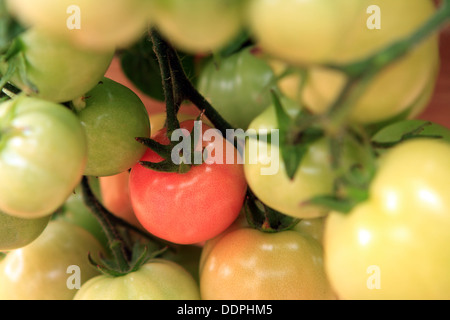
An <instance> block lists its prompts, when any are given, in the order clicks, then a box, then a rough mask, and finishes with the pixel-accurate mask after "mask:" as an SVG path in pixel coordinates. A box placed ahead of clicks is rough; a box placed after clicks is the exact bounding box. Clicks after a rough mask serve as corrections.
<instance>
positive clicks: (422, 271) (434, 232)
mask: <svg viewBox="0 0 450 320" xmlns="http://www.w3.org/2000/svg"><path fill="white" fill-rule="evenodd" d="M449 160H450V144H449V143H448V142H444V141H437V140H430V139H425V138H424V139H417V140H412V141H407V142H404V143H402V144H399V145H397V146H396V147H394V148H393V149H391V150H390V151H388V152H387V153H385V154H384V155H383V156H382V158H381V161H380V164H379V171H378V172H377V174H376V176H375V179H374V180H373V183H372V184H371V186H370V189H369V199H368V200H367V201H365V202H363V203H361V204H359V205H357V206H356V207H355V208H354V209H353V210H352V211H351V212H350V213H348V214H342V213H336V212H333V213H330V215H329V216H328V218H327V220H326V222H325V231H324V252H325V260H324V261H325V270H326V273H327V276H328V278H329V280H330V283H331V285H332V286H333V288H334V290H335V291H336V294H337V295H338V297H339V298H340V299H350V300H354V299H370V300H373V299H395V300H398V299H400V300H417V299H419V300H424V299H433V300H434V299H444V300H447V299H449V298H450V276H449V273H448V268H449V265H450V254H449V252H448V250H447V245H448V243H449V242H450V233H449V232H448V230H449V228H450V197H449V194H450V185H449V183H448V181H449V180H450V166H449V163H450V162H449Z"/></svg>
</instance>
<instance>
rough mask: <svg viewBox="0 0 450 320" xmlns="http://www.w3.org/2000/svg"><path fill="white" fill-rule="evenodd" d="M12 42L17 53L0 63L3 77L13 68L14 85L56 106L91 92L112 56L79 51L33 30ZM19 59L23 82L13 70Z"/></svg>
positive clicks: (59, 40) (40, 31)
mask: <svg viewBox="0 0 450 320" xmlns="http://www.w3.org/2000/svg"><path fill="white" fill-rule="evenodd" d="M16 41H17V42H18V45H19V46H20V47H21V52H20V53H19V54H18V55H16V56H13V57H12V58H11V59H10V60H8V62H4V63H0V72H1V73H2V74H5V73H6V72H7V70H8V67H11V66H15V67H16V71H15V73H14V74H13V77H12V78H11V82H12V83H13V84H14V85H15V86H17V87H19V89H21V90H22V91H24V92H25V93H26V94H28V95H30V96H33V97H37V98H41V99H44V100H49V101H53V102H58V103H62V102H67V101H70V100H73V99H76V98H78V97H79V96H81V95H83V94H85V93H86V92H87V91H89V90H91V89H92V88H93V87H94V86H95V85H96V84H97V83H98V81H99V80H101V78H102V77H103V75H104V74H105V72H106V71H107V70H108V67H109V65H110V63H111V61H112V59H113V55H114V50H108V51H105V52H97V51H94V50H91V49H85V48H80V47H77V46H75V45H73V44H71V43H70V42H68V41H67V40H66V39H59V38H53V37H51V36H49V35H47V34H46V33H44V32H42V30H39V29H35V28H31V29H28V30H27V31H26V32H25V33H23V34H21V35H19V37H18V38H17V40H16ZM22 57H23V59H24V62H25V73H24V75H25V77H26V79H24V78H23V75H22V74H21V72H20V70H19V69H17V68H20V67H21V66H22Z"/></svg>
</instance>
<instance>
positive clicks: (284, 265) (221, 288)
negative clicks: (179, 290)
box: [200, 228, 335, 300]
mask: <svg viewBox="0 0 450 320" xmlns="http://www.w3.org/2000/svg"><path fill="white" fill-rule="evenodd" d="M322 255H323V251H322V246H321V245H320V243H319V242H317V241H316V240H315V239H314V238H312V237H311V236H309V235H307V234H302V233H299V232H296V231H282V232H278V233H264V232H261V231H258V230H256V229H251V228H237V229H236V230H233V231H231V232H229V233H227V234H226V235H224V236H223V237H221V238H220V239H219V240H218V241H217V242H216V243H215V244H214V246H213V248H212V249H211V250H210V251H209V252H208V256H207V258H206V259H205V260H204V265H203V268H202V269H201V274H200V290H201V296H202V299H204V300H248V299H249V300H292V299H295V300H297V299H301V300H323V299H326V300H329V299H335V295H334V293H333V291H332V290H331V287H330V285H329V283H328V280H327V277H326V274H325V271H324V268H323V257H322Z"/></svg>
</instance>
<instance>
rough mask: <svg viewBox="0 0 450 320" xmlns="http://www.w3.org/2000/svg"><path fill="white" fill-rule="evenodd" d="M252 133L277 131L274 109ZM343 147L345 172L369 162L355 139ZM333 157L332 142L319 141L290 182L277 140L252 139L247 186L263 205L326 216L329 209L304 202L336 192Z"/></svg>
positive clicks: (247, 152) (286, 211) (261, 117)
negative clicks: (353, 166) (355, 165)
mask: <svg viewBox="0 0 450 320" xmlns="http://www.w3.org/2000/svg"><path fill="white" fill-rule="evenodd" d="M288 112H293V114H295V112H298V110H295V109H289V110H288ZM249 130H254V132H255V133H260V132H262V131H261V130H267V131H266V132H268V133H270V132H271V130H278V124H277V117H276V114H275V108H274V107H273V106H270V107H269V108H267V109H266V110H265V111H264V112H263V113H261V114H260V115H259V116H258V117H256V118H255V119H254V120H253V121H252V123H251V124H250V126H249ZM343 146H344V147H343V148H342V164H343V166H344V167H345V168H346V169H348V168H350V167H351V166H352V165H353V164H356V163H360V162H361V161H366V158H365V157H366V155H365V154H364V151H363V150H362V148H361V147H359V146H358V144H357V143H356V142H355V141H353V140H352V139H346V141H345V143H344V144H343ZM265 150H267V151H265ZM331 158H332V157H331V151H330V140H329V139H328V138H327V137H322V138H320V139H318V140H316V141H315V142H313V143H312V144H311V145H310V146H309V147H308V150H307V152H306V153H305V155H304V156H303V158H302V160H301V162H300V165H299V167H298V169H297V171H296V172H295V174H294V177H293V179H291V178H289V176H288V174H287V172H286V166H285V162H284V160H283V158H282V156H281V152H280V147H279V145H278V144H277V143H275V141H272V142H267V141H265V140H264V139H253V138H249V139H248V140H247V141H246V145H245V164H244V172H245V176H246V179H247V182H248V186H249V187H250V189H251V190H252V192H253V193H254V194H255V195H256V197H257V198H258V199H259V200H260V201H261V202H263V203H264V204H266V205H267V206H269V207H271V208H272V209H275V210H277V211H279V212H281V213H284V214H287V215H290V216H293V217H296V218H302V219H313V218H319V217H323V216H325V215H326V214H327V213H328V210H327V209H326V208H323V207H319V206H313V205H306V204H304V202H307V201H308V200H310V199H312V198H313V197H315V196H322V195H328V194H331V193H333V190H334V183H335V179H336V177H337V174H336V172H335V171H334V170H333V168H332V164H331Z"/></svg>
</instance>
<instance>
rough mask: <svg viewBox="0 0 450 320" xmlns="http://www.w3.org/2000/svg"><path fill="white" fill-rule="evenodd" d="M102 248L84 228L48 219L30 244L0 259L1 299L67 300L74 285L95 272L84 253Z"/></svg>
mask: <svg viewBox="0 0 450 320" xmlns="http://www.w3.org/2000/svg"><path fill="white" fill-rule="evenodd" d="M100 252H103V248H102V246H101V245H100V244H99V242H98V241H97V240H96V239H95V238H94V237H93V236H92V235H91V234H90V233H89V232H87V231H86V230H84V229H83V228H80V227H79V226H76V225H74V224H70V223H68V222H65V221H50V222H49V224H48V226H47V228H46V229H45V230H44V232H42V234H41V235H40V236H39V237H38V238H37V239H36V240H35V241H33V242H32V243H31V244H29V245H27V246H25V247H23V248H20V249H16V250H13V251H10V252H9V253H8V254H7V256H6V257H5V258H4V259H3V260H2V261H1V263H0V299H1V300H71V299H73V297H74V296H75V294H76V292H77V290H78V289H77V286H78V285H80V286H81V285H83V284H84V283H85V282H86V281H87V280H88V279H90V278H92V277H94V276H98V275H99V272H98V270H97V269H96V268H95V267H94V266H92V265H91V264H90V262H89V259H88V254H89V253H91V254H93V255H96V254H98V253H100Z"/></svg>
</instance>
